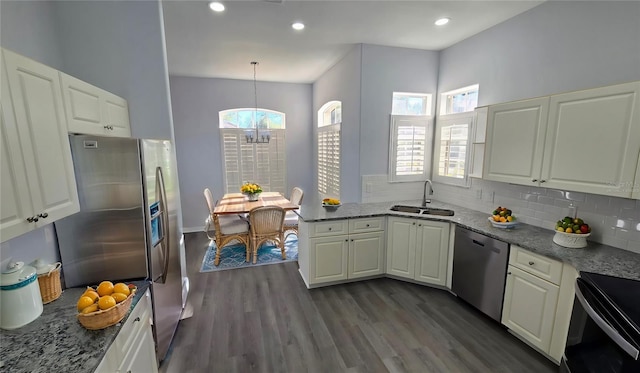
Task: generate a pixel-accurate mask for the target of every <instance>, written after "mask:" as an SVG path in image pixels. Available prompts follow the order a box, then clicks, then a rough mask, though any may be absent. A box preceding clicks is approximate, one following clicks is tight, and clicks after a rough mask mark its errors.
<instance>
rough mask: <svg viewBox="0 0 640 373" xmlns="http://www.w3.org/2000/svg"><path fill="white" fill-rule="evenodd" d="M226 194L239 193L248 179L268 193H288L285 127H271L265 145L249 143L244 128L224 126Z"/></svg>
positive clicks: (223, 151) (223, 148)
mask: <svg viewBox="0 0 640 373" xmlns="http://www.w3.org/2000/svg"><path fill="white" fill-rule="evenodd" d="M220 133H221V139H222V145H223V146H222V155H223V158H224V159H223V163H224V167H225V169H224V173H225V188H226V191H225V193H237V192H239V191H240V186H241V185H242V184H243V183H245V182H254V183H257V184H259V185H260V186H261V187H262V190H263V191H265V192H280V193H282V194H285V193H286V190H285V189H286V185H287V183H286V164H285V156H286V153H285V148H286V146H285V130H271V131H270V134H271V140H270V141H269V143H265V144H251V143H247V142H246V138H245V133H244V130H241V129H235V128H233V129H230V128H229V129H228V128H221V129H220Z"/></svg>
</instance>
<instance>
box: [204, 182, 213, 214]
mask: <svg viewBox="0 0 640 373" xmlns="http://www.w3.org/2000/svg"><path fill="white" fill-rule="evenodd" d="M204 199H206V200H207V207H208V208H209V214H211V215H213V210H215V208H216V204H215V202H213V195H211V191H210V190H209V188H204Z"/></svg>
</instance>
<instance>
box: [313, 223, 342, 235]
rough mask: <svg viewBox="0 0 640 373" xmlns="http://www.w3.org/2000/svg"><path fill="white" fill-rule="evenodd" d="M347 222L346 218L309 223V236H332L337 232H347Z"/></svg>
mask: <svg viewBox="0 0 640 373" xmlns="http://www.w3.org/2000/svg"><path fill="white" fill-rule="evenodd" d="M348 228H349V224H348V222H347V221H346V220H334V221H326V222H319V223H313V224H311V229H310V232H309V233H310V236H311V237H325V236H334V235H337V234H347V231H348Z"/></svg>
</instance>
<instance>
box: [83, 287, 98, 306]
mask: <svg viewBox="0 0 640 373" xmlns="http://www.w3.org/2000/svg"><path fill="white" fill-rule="evenodd" d="M82 296H83V297H89V298H91V300H92V301H93V302H94V303H95V301H96V300H97V299H98V298H100V295H98V293H96V291H95V290H93V289H87V291H85V292H84V294H82Z"/></svg>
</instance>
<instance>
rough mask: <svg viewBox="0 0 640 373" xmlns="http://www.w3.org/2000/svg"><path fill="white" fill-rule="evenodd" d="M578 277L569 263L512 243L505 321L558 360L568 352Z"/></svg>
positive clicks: (532, 344)
mask: <svg viewBox="0 0 640 373" xmlns="http://www.w3.org/2000/svg"><path fill="white" fill-rule="evenodd" d="M577 276H578V273H577V271H576V270H575V269H574V268H573V267H571V266H570V265H568V264H563V263H561V262H558V261H556V260H553V259H550V258H547V257H544V256H541V255H538V254H535V253H532V252H530V251H528V250H525V249H522V248H521V247H518V246H516V245H511V250H510V254H509V266H508V271H507V283H506V287H505V292H504V307H503V310H502V324H504V325H505V326H506V327H507V328H509V330H510V331H511V332H512V333H514V334H515V335H517V336H518V337H520V338H521V339H522V340H524V341H525V342H527V343H528V344H529V345H531V346H533V347H535V348H537V349H538V350H539V351H541V352H543V353H544V354H545V355H546V356H547V357H549V358H551V360H553V361H555V362H556V363H559V362H560V359H561V358H562V354H563V352H564V347H565V343H566V338H567V332H568V329H569V320H570V316H571V310H572V308H573V298H574V284H575V279H576V278H577Z"/></svg>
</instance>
